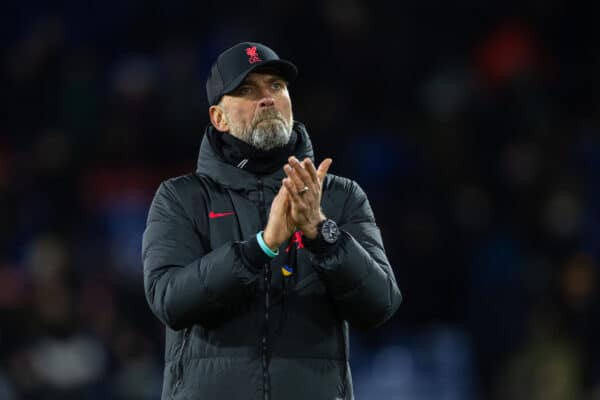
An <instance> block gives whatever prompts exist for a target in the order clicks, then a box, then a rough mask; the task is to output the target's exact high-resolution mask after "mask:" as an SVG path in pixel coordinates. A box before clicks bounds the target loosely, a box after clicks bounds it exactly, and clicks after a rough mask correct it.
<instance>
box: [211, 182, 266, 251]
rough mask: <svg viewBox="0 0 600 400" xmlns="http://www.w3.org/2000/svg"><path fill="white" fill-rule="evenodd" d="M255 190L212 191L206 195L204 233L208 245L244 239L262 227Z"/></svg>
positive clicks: (215, 245)
mask: <svg viewBox="0 0 600 400" xmlns="http://www.w3.org/2000/svg"><path fill="white" fill-rule="evenodd" d="M257 201H258V196H257V194H256V193H252V192H250V193H244V194H240V193H238V192H234V191H227V190H221V191H212V192H210V194H209V204H208V209H209V214H208V226H209V229H208V232H209V240H210V247H211V248H212V249H215V248H217V247H219V246H222V245H223V244H225V243H229V242H232V241H242V240H248V239H249V238H250V237H251V236H253V235H256V233H257V232H258V231H260V230H262V229H264V226H262V219H263V218H264V217H262V218H261V215H260V209H259V207H258V205H257Z"/></svg>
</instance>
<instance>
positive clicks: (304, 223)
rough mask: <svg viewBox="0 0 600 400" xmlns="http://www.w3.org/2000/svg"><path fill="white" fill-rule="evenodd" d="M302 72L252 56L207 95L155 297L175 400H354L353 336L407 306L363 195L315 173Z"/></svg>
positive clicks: (162, 206)
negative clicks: (301, 116)
mask: <svg viewBox="0 0 600 400" xmlns="http://www.w3.org/2000/svg"><path fill="white" fill-rule="evenodd" d="M296 75H297V69H296V67H295V66H294V65H293V64H292V63H290V62H288V61H285V60H281V59H280V58H279V57H278V56H277V54H276V53H275V52H274V51H273V50H271V49H270V48H268V47H266V46H264V45H262V44H260V43H240V44H237V45H235V46H233V47H232V48H230V49H227V50H225V51H224V52H223V53H222V54H221V55H220V56H219V57H218V58H217V60H216V61H215V63H214V64H213V66H212V69H211V73H210V75H209V78H208V81H207V95H208V100H209V103H210V108H209V116H210V122H211V124H210V125H209V126H208V128H207V129H206V132H205V135H204V139H203V141H202V144H201V146H200V155H199V158H198V167H197V170H196V173H195V174H190V175H186V176H181V177H177V178H173V179H170V180H167V181H166V182H163V183H162V184H161V185H160V187H159V188H158V191H157V193H156V195H155V198H154V200H153V202H152V206H151V208H150V211H149V215H148V221H147V228H146V231H145V233H144V239H143V251H142V253H143V256H142V257H143V262H144V287H145V291H146V297H147V300H148V303H149V305H150V308H151V309H152V311H153V312H154V313H155V314H156V316H157V317H158V318H159V319H160V320H161V321H162V322H163V323H164V324H165V325H166V348H165V371H164V382H163V393H162V398H163V399H188V400H192V399H228V400H229V399H274V400H284V399H285V400H294V399H302V400H306V399H311V400H317V399H324V400H325V399H327V400H333V399H353V398H354V396H353V391H352V379H351V375H350V368H349V364H348V357H349V355H348V325H351V326H354V327H357V328H362V329H367V328H371V327H374V326H377V325H379V324H381V323H383V322H384V321H386V320H387V319H388V318H389V317H390V316H391V315H392V314H393V313H394V311H395V310H396V309H397V307H398V305H399V304H400V301H401V296H400V291H399V290H398V286H397V285H396V280H395V278H394V274H393V272H392V268H391V267H390V264H389V262H388V260H387V258H386V255H385V251H384V248H383V243H382V240H381V235H380V233H379V230H378V228H377V226H376V225H375V220H374V217H373V213H372V211H371V208H370V206H369V203H368V201H367V198H366V195H365V193H364V192H363V191H362V190H361V189H360V187H359V186H358V185H357V184H356V183H355V182H353V181H351V180H349V179H345V178H341V177H338V176H334V175H331V174H327V171H328V169H329V166H330V165H331V159H326V160H325V161H323V162H321V163H320V165H319V167H318V168H316V167H315V165H314V164H313V158H314V157H313V151H312V145H311V143H310V139H309V137H308V134H307V132H306V129H305V127H304V126H303V125H302V124H301V123H299V122H294V120H293V116H292V106H291V101H290V96H289V92H288V89H287V83H288V82H290V81H291V80H293V79H294V78H295V77H296Z"/></svg>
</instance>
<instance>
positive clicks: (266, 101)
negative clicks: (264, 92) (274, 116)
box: [258, 96, 275, 108]
mask: <svg viewBox="0 0 600 400" xmlns="http://www.w3.org/2000/svg"><path fill="white" fill-rule="evenodd" d="M273 105H275V100H274V99H273V98H272V97H271V96H264V97H263V98H262V99H260V101H259V102H258V106H259V107H260V108H265V107H271V106H273Z"/></svg>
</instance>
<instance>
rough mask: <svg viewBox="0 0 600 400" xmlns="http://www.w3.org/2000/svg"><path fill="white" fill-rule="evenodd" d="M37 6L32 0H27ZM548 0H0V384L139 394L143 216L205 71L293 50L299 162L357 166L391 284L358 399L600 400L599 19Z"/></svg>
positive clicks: (144, 370)
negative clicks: (302, 146) (222, 58)
mask: <svg viewBox="0 0 600 400" xmlns="http://www.w3.org/2000/svg"><path fill="white" fill-rule="evenodd" d="M49 3H53V4H49ZM597 17H598V13H597V12H596V10H594V9H584V8H582V7H581V6H578V5H577V3H576V2H567V1H566V0H564V1H560V0H555V1H553V0H546V1H542V0H529V1H527V0H526V1H503V2H489V3H488V2H481V1H474V0H471V1H461V2H436V1H431V0H420V1H406V2H399V3H398V4H396V5H393V4H392V3H391V2H390V3H389V4H388V3H385V2H376V1H366V0H347V1H342V0H320V1H316V0H309V1H303V2H299V1H298V2H293V1H290V2H284V1H268V0H257V1H255V2H243V1H236V0H229V1H225V2H211V1H206V2H188V1H181V0H169V1H165V0H149V1H141V0H105V1H102V2H100V1H91V2H74V1H63V2H47V1H41V0H38V1H35V0H21V1H19V2H16V1H10V2H3V4H2V6H0V51H1V53H0V57H1V58H0V112H1V113H2V118H1V120H0V329H1V331H0V399H3V400H4V399H6V400H16V399H41V400H46V399H92V400H96V399H123V400H125V399H134V400H136V399H139V400H146V399H148V400H151V399H159V393H160V387H161V373H162V347H163V327H162V326H161V325H160V323H159V322H158V321H157V320H156V319H155V318H154V317H153V315H152V314H151V312H150V310H149V308H148V307H147V305H146V303H145V298H144V294H143V287H142V277H141V269H142V266H141V261H140V259H141V255H140V247H141V235H142V232H143V229H144V227H145V218H146V213H147V209H148V206H149V203H150V201H151V199H152V196H153V194H154V191H155V190H156V188H157V186H158V184H159V183H160V181H161V180H163V179H166V178H168V177H171V176H175V175H180V174H185V173H188V172H190V171H193V170H194V168H195V159H196V155H197V150H198V147H199V143H200V140H201V137H202V134H203V130H204V127H205V126H206V124H207V123H208V118H207V107H208V106H207V102H206V98H205V90H204V82H205V77H206V75H207V72H208V69H209V67H210V63H211V62H212V61H213V60H214V58H215V57H216V56H217V54H218V53H219V52H220V51H222V50H223V49H225V48H227V47H230V46H231V45H233V44H235V43H237V42H240V41H245V40H252V41H260V42H264V43H266V44H268V45H269V46H271V47H273V48H274V49H275V50H276V51H277V52H278V53H279V54H280V56H282V57H283V58H288V59H290V60H292V61H293V62H294V63H296V64H297V65H298V67H299V69H300V76H299V78H298V80H297V81H296V82H295V83H294V84H293V85H292V87H291V94H292V101H293V106H294V111H295V117H296V119H297V120H300V121H302V122H304V123H305V124H306V125H307V127H308V130H309V133H310V134H311V137H312V140H313V143H314V145H315V149H316V155H317V159H318V160H321V159H322V158H324V157H326V156H331V157H333V159H334V163H333V166H332V172H333V173H335V174H339V175H344V176H348V177H351V178H353V179H355V180H357V181H358V182H359V183H360V184H361V185H362V187H363V188H364V189H365V191H366V192H367V194H368V195H369V198H370V200H371V204H372V206H373V208H374V210H375V215H376V218H377V221H378V224H379V225H380V227H381V230H382V232H383V236H384V241H385V244H386V247H387V251H388V255H389V258H390V260H391V262H392V265H393V266H394V269H395V273H396V277H397V280H398V283H399V286H400V288H401V290H402V292H403V294H404V298H405V300H404V303H403V304H402V306H401V308H400V310H399V311H398V313H397V314H396V315H395V316H394V317H393V319H392V320H391V321H389V322H388V323H387V324H386V325H384V326H382V327H380V328H378V329H377V330H375V331H372V332H369V333H360V332H354V333H353V335H352V339H351V341H352V348H351V356H352V366H353V377H354V381H355V387H356V393H357V399H361V400H362V399H411V400H412V399H414V400H429V399H431V400H433V399H436V400H439V399H444V400H454V399H465V400H471V399H473V400H475V399H512V400H520V399H534V400H535V399H540V400H541V399H544V400H553V399H567V400H570V399H575V400H577V399H600V341H599V340H598V338H599V337H600V336H599V335H600V329H599V318H598V308H599V305H600V300H599V298H598V293H599V292H598V261H599V257H600V241H599V236H600V185H598V181H597V179H598V178H600V114H599V111H600V108H599V105H600V102H599V100H600V98H599V89H600V87H599V85H600V82H599V81H598V79H597V77H598V73H599V71H600V50H599V49H600V46H599V45H598V44H599V43H598V40H597V38H599V37H600V34H599V32H598V30H599V26H600V24H598V23H597V19H598V18H597Z"/></svg>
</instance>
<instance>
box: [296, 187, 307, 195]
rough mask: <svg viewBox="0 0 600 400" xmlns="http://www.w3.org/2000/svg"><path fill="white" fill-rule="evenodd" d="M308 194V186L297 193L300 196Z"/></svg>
mask: <svg viewBox="0 0 600 400" xmlns="http://www.w3.org/2000/svg"><path fill="white" fill-rule="evenodd" d="M306 192H308V186H304V187H303V188H302V189H300V190H299V191H298V194H299V195H300V196H302V195H303V194H304V193H306Z"/></svg>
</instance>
